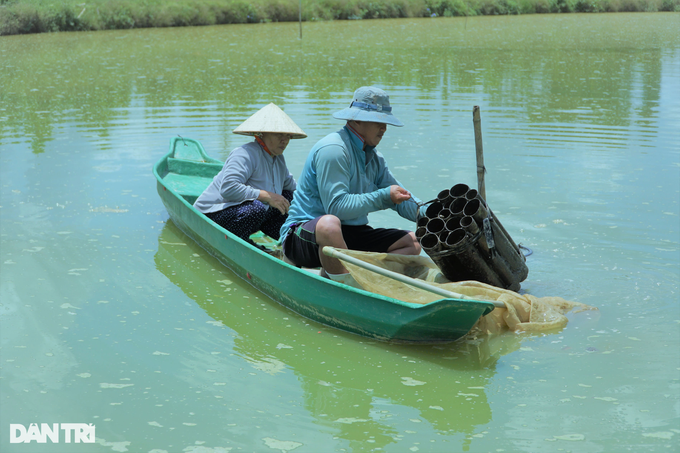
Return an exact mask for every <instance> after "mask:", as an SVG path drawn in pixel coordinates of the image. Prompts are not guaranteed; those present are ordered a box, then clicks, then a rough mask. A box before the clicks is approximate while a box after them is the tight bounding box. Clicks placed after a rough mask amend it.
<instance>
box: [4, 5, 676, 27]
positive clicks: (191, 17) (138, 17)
mask: <svg viewBox="0 0 680 453" xmlns="http://www.w3.org/2000/svg"><path fill="white" fill-rule="evenodd" d="M299 5H300V2H299V0H87V1H85V2H84V1H83V0H52V1H50V0H0V35H14V34H25V33H43V32H55V31H87V30H112V29H129V28H149V27H184V26H197V25H216V24H243V23H259V22H292V21H298V20H299V14H300V10H299ZM637 11H640V12H655V11H680V0H302V20H303V21H313V20H347V19H382V18H400V17H429V16H447V17H450V16H476V15H499V14H503V15H504V14H534V13H571V12H637Z"/></svg>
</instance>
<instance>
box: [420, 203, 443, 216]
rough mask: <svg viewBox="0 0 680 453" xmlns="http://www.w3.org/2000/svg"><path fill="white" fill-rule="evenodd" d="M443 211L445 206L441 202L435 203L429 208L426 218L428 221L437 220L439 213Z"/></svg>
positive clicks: (426, 211)
mask: <svg viewBox="0 0 680 453" xmlns="http://www.w3.org/2000/svg"><path fill="white" fill-rule="evenodd" d="M442 209H444V206H443V205H442V204H441V203H440V202H438V201H435V202H434V203H432V204H431V205H430V206H428V207H427V209H426V210H425V216H426V217H427V218H428V219H435V218H437V216H438V215H439V212H440V211H441V210H442Z"/></svg>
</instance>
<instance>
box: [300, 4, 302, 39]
mask: <svg viewBox="0 0 680 453" xmlns="http://www.w3.org/2000/svg"><path fill="white" fill-rule="evenodd" d="M300 39H302V0H300Z"/></svg>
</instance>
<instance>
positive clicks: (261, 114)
mask: <svg viewBox="0 0 680 453" xmlns="http://www.w3.org/2000/svg"><path fill="white" fill-rule="evenodd" d="M233 132H234V134H241V135H255V134H257V133H260V132H274V133H280V134H290V135H292V138H305V137H307V134H305V133H304V131H303V130H302V129H300V128H299V127H298V125H297V124H295V122H294V121H293V120H292V119H291V118H290V116H288V115H286V113H285V112H284V111H283V110H281V109H280V108H279V107H278V106H277V105H276V104H274V103H271V104H269V105H266V106H264V107H262V108H261V109H260V110H258V111H257V112H255V114H254V115H253V116H251V117H250V118H248V119H247V120H245V121H244V122H243V123H241V125H240V126H239V127H237V128H236V129H234V131H233Z"/></svg>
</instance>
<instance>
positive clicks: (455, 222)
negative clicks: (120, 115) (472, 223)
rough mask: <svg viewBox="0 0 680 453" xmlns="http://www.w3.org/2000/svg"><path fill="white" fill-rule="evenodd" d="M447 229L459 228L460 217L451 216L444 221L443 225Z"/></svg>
mask: <svg viewBox="0 0 680 453" xmlns="http://www.w3.org/2000/svg"><path fill="white" fill-rule="evenodd" d="M444 227H445V228H446V229H447V230H448V231H453V230H456V229H458V228H460V217H452V218H450V219H449V220H447V221H446V225H445V226H444Z"/></svg>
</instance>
